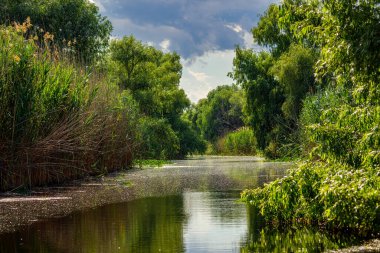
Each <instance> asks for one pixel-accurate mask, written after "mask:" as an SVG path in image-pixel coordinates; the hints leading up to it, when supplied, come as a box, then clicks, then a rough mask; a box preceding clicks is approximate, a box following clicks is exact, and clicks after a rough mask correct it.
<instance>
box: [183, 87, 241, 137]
mask: <svg viewBox="0 0 380 253" xmlns="http://www.w3.org/2000/svg"><path fill="white" fill-rule="evenodd" d="M241 95H242V91H241V90H239V89H238V88H237V87H236V86H227V85H224V86H218V87H217V88H216V89H214V90H212V91H210V92H209V93H208V95H207V98H206V99H204V100H201V101H200V102H199V103H198V104H197V106H196V107H195V108H194V109H193V110H194V111H193V112H190V113H192V114H189V117H190V118H191V119H190V120H191V121H192V122H193V124H194V125H195V126H194V127H195V128H196V129H198V132H200V133H201V135H202V136H203V137H204V138H205V139H206V140H209V141H215V140H216V139H217V138H218V137H221V136H223V135H225V134H226V133H228V132H230V131H233V130H235V129H238V128H239V127H241V126H243V124H244V123H243V114H242V107H243V101H242V99H241V97H242V96H241Z"/></svg>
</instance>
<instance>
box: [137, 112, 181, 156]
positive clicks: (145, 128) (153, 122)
mask: <svg viewBox="0 0 380 253" xmlns="http://www.w3.org/2000/svg"><path fill="white" fill-rule="evenodd" d="M139 129H140V130H139V134H140V137H139V140H140V143H141V146H140V152H141V155H142V157H144V158H145V159H162V160H165V159H171V158H175V157H176V155H177V154H178V151H179V149H180V142H179V139H178V137H177V135H176V133H175V132H174V130H173V129H172V128H171V126H170V124H169V123H168V122H167V121H166V120H164V119H154V118H149V117H145V118H142V120H141V122H140V126H139Z"/></svg>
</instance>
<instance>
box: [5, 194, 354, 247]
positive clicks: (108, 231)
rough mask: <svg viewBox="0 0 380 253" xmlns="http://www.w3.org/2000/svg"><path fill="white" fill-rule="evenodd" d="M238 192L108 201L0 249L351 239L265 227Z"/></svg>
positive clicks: (17, 236) (313, 243) (331, 243)
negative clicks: (117, 202)
mask: <svg viewBox="0 0 380 253" xmlns="http://www.w3.org/2000/svg"><path fill="white" fill-rule="evenodd" d="M238 195H239V192H236V191H233V192H185V193H183V194H181V195H176V196H165V197H149V198H143V199H139V200H135V201H131V202H127V203H121V204H114V205H108V206H104V207H101V208H97V209H93V210H88V211H85V212H80V213H76V214H73V215H71V216H69V217H65V218H60V219H56V220H50V221H46V222H40V223H38V224H35V225H32V226H30V227H28V228H25V229H23V230H21V231H19V232H17V233H13V234H5V235H2V236H0V252H2V253H3V252H4V253H7V252H25V253H26V252H37V253H48V252H49V253H66V252H67V253H69V252H70V253H71V252H83V253H84V252H86V253H92V252H94V253H95V252H102V253H108V252H109V253H111V252H322V251H323V250H325V249H335V248H339V247H341V246H343V245H347V244H348V243H347V242H351V243H352V242H353V241H354V240H353V238H345V237H342V236H337V235H336V236H331V235H328V234H326V233H323V232H320V231H318V230H313V229H300V230H295V229H287V230H282V231H280V230H274V229H270V228H268V227H264V226H263V223H262V219H261V217H260V216H259V215H258V213H257V211H256V210H255V209H254V208H251V207H246V206H245V205H244V204H242V203H238V202H236V200H237V198H238Z"/></svg>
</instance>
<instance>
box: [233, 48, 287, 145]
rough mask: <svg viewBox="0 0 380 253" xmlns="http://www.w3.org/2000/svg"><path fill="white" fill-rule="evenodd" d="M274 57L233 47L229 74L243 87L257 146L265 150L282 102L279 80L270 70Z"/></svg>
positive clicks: (279, 114)
mask: <svg viewBox="0 0 380 253" xmlns="http://www.w3.org/2000/svg"><path fill="white" fill-rule="evenodd" d="M273 61H274V60H273V58H272V57H271V56H270V54H268V53H265V52H262V53H260V54H256V53H255V52H253V50H250V49H245V50H244V49H241V48H239V47H238V48H236V56H235V58H234V62H233V64H234V70H233V72H232V73H230V76H231V77H232V78H233V79H234V80H235V81H236V82H237V84H239V85H241V87H242V88H243V89H244V90H245V95H246V106H245V108H244V110H245V114H246V115H247V123H248V124H249V125H250V126H251V127H252V129H253V132H254V134H255V138H256V140H257V145H258V148H259V149H261V150H264V149H265V148H266V147H267V146H268V145H269V143H270V142H271V140H272V139H274V138H275V137H273V135H275V131H276V129H275V127H276V125H277V124H278V123H277V122H278V121H279V120H280V119H281V118H282V112H281V105H282V103H283V102H284V96H283V92H282V90H281V87H280V85H279V83H278V82H277V81H276V80H275V78H274V77H273V76H272V75H271V74H270V70H271V68H272V67H273V63H274V62H273Z"/></svg>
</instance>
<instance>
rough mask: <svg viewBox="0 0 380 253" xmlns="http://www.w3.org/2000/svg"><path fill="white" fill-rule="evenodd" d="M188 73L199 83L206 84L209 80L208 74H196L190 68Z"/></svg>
mask: <svg viewBox="0 0 380 253" xmlns="http://www.w3.org/2000/svg"><path fill="white" fill-rule="evenodd" d="M188 71H189V73H190V75H192V76H193V77H194V78H195V79H196V80H197V81H199V82H206V80H207V78H209V76H208V75H207V74H206V73H203V72H195V71H192V70H191V69H190V68H189V70H188Z"/></svg>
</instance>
